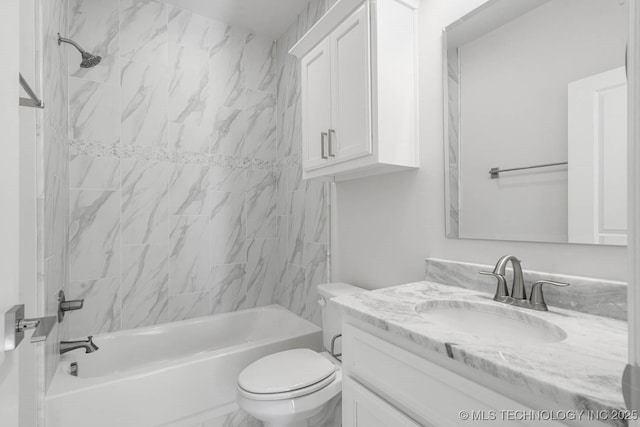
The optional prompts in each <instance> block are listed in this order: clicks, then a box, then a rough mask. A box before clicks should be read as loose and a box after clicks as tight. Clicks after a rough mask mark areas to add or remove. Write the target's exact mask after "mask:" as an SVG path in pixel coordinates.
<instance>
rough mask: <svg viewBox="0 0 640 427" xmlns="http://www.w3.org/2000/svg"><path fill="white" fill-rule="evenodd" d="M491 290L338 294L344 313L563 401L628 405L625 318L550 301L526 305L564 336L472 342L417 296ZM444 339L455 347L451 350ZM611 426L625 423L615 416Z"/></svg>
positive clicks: (460, 296) (574, 405)
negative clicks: (420, 308)
mask: <svg viewBox="0 0 640 427" xmlns="http://www.w3.org/2000/svg"><path fill="white" fill-rule="evenodd" d="M492 297H493V296H492V295H488V294H486V293H481V292H477V291H473V290H469V289H462V288H457V287H452V286H446V285H441V284H437V283H432V282H416V283H409V284H406V285H400V286H394V287H390V288H384V289H379V290H375V291H368V292H363V293H360V294H354V295H349V296H343V297H338V298H335V299H333V300H332V301H331V303H335V304H337V305H338V306H339V307H340V308H341V309H342V311H343V312H344V313H347V314H348V315H350V316H352V317H355V318H357V319H359V320H361V321H364V322H366V323H369V324H371V325H373V326H375V327H377V328H380V329H383V330H385V331H387V332H389V333H391V334H394V335H397V336H400V337H403V338H405V339H408V340H410V341H412V342H414V343H416V344H418V345H420V346H422V347H425V348H427V349H429V350H433V351H435V352H437V353H440V354H442V355H444V356H445V357H447V356H448V357H450V358H452V359H454V360H456V361H458V362H460V363H463V364H465V365H467V366H469V367H471V368H475V369H478V370H481V371H483V372H485V373H487V374H489V375H491V376H493V377H496V378H498V379H500V380H503V381H506V382H507V383H509V384H513V385H516V386H520V387H523V388H525V389H527V390H530V391H531V393H534V394H536V395H539V396H544V397H545V398H546V399H547V400H551V401H554V402H556V403H557V404H558V406H559V407H560V408H563V409H576V410H593V411H600V410H605V411H607V410H608V411H611V410H623V409H624V408H625V405H624V401H623V397H622V391H621V386H620V382H621V378H622V371H623V369H624V367H625V365H626V363H627V324H626V322H623V321H620V320H615V319H611V318H607V317H600V316H594V315H590V314H585V313H580V312H577V311H571V310H566V309H560V308H555V307H551V306H550V307H549V311H548V312H538V311H535V310H530V309H523V308H515V307H511V306H506V305H504V306H505V307H508V308H509V309H513V310H519V311H524V312H526V313H527V314H529V315H531V316H536V317H538V318H540V319H544V320H547V321H549V322H552V323H554V324H555V325H557V326H559V327H561V328H562V329H564V330H565V332H566V333H567V338H565V339H564V340H562V341H560V342H554V343H545V344H535V345H523V344H522V343H518V344H517V345H516V344H509V343H508V342H506V343H500V345H499V346H498V345H495V344H485V345H483V344H482V343H481V342H477V343H476V342H471V341H475V340H470V339H469V335H468V334H465V333H458V334H456V331H455V330H451V328H443V327H437V326H434V324H431V323H428V322H427V321H425V320H424V318H423V317H421V315H420V314H418V313H417V312H416V310H415V306H416V304H418V303H422V302H425V301H432V300H464V301H469V302H473V301H475V302H483V303H491V304H500V305H503V304H501V303H497V302H494V301H493V300H492ZM445 344H448V345H449V346H450V348H451V353H450V354H449V355H448V352H447V348H446V346H445ZM606 422H607V423H608V424H611V425H616V426H617V425H619V426H624V425H627V424H626V423H625V422H622V421H616V420H609V421H606Z"/></svg>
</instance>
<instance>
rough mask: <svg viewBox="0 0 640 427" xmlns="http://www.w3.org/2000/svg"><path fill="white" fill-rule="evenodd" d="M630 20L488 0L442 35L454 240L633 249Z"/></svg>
mask: <svg viewBox="0 0 640 427" xmlns="http://www.w3.org/2000/svg"><path fill="white" fill-rule="evenodd" d="M627 21H628V4H627V2H626V1H624V0H490V1H488V2H487V3H485V4H483V5H482V6H481V7H479V8H478V9H476V10H474V11H472V12H471V13H469V14H467V15H465V16H464V17H463V18H461V19H460V20H458V21H456V22H454V23H452V24H451V25H449V26H447V27H446V28H445V29H444V32H443V64H444V67H443V79H444V88H445V89H444V109H445V110H444V111H445V114H444V115H445V141H444V144H445V183H446V185H445V187H446V188H445V197H446V200H445V206H446V209H447V212H446V215H445V218H446V221H447V224H446V230H447V236H448V237H451V238H468V239H489V240H515V241H532V242H557V243H579V244H602V245H626V241H627V236H626V228H627V185H626V182H627V176H626V170H627V164H626V145H627V87H626V85H627V84H626V72H625V52H626V42H627V28H628V22H627Z"/></svg>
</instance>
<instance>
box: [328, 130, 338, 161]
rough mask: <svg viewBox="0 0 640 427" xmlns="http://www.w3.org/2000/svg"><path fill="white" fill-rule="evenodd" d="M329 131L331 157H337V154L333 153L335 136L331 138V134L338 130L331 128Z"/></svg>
mask: <svg viewBox="0 0 640 427" xmlns="http://www.w3.org/2000/svg"><path fill="white" fill-rule="evenodd" d="M327 133H328V135H329V157H335V156H336V155H335V154H334V153H333V138H331V135H332V134H334V133H336V131H335V130H333V129H329V130H328V132H327Z"/></svg>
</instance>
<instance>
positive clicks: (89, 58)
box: [58, 33, 102, 68]
mask: <svg viewBox="0 0 640 427" xmlns="http://www.w3.org/2000/svg"><path fill="white" fill-rule="evenodd" d="M62 43H68V44H70V45H71V46H73V47H75V48H76V49H78V52H80V54H81V55H82V62H80V68H91V67H95V66H96V65H98V64H99V63H100V61H101V60H102V58H101V57H100V56H98V55H93V54H91V53H89V52H87V51H86V50H84V49H83V48H81V47H80V45H79V44H78V43H76V42H74V41H73V40H71V39H65V38H64V37H61V36H60V33H58V46H60V45H61V44H62Z"/></svg>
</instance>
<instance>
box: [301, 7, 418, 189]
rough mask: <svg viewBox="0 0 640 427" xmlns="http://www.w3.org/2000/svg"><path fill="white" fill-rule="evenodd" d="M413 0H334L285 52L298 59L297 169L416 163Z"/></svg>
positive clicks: (366, 169)
mask: <svg viewBox="0 0 640 427" xmlns="http://www.w3.org/2000/svg"><path fill="white" fill-rule="evenodd" d="M416 8H417V0H376V1H373V0H366V1H364V2H363V1H362V0H340V1H338V3H336V4H335V5H334V7H332V8H331V9H330V10H329V11H328V12H327V13H326V14H325V16H323V17H322V18H321V19H320V21H318V23H316V25H314V26H313V27H312V28H311V29H310V30H309V32H307V33H306V34H305V35H304V36H303V37H302V38H301V39H300V40H299V41H298V43H296V45H295V46H294V47H293V48H291V50H290V53H292V54H293V55H295V56H296V57H298V58H300V61H301V84H302V87H301V92H302V96H301V102H302V105H301V107H302V108H301V109H302V113H301V115H302V166H303V177H304V178H305V179H307V178H315V177H319V176H334V177H335V178H336V179H337V180H344V179H351V178H357V177H361V176H367V175H373V174H379V173H387V172H393V171H398V170H405V169H408V168H416V167H418V160H419V159H418V123H417V102H418V93H417V90H418V85H417V51H416V47H417V43H416V40H417V39H416V37H417V27H416Z"/></svg>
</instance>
